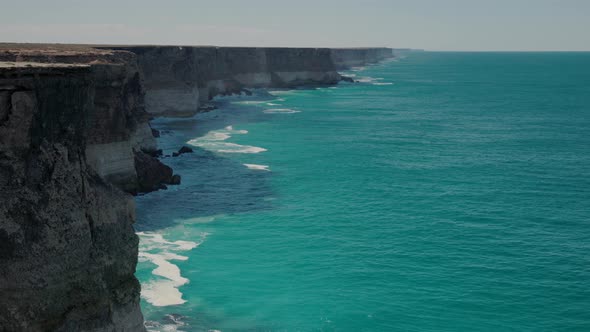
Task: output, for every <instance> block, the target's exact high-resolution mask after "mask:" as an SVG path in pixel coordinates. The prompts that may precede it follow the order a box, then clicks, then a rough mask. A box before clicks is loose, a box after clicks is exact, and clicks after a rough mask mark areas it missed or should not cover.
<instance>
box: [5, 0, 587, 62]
mask: <svg viewBox="0 0 590 332" xmlns="http://www.w3.org/2000/svg"><path fill="white" fill-rule="evenodd" d="M0 8H1V9H2V10H1V11H0V42H43V43H86V44H163V45H218V46H292V47H375V46H388V47H396V48H419V49H427V50H440V51H541V50H545V51H560V50H561V51H565V50H569V51H584V50H585V51H590V0H485V1H483V0H404V1H399V0H291V1H284V0H274V1H272V0H208V1H201V0H192V1H191V0H155V1H154V0H142V1H141V0H128V1H126V0H94V1H82V0H0Z"/></svg>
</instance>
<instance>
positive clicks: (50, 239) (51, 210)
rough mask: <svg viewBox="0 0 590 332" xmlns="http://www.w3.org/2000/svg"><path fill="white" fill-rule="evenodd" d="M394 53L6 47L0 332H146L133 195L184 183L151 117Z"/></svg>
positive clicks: (308, 81)
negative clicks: (166, 159) (165, 158)
mask: <svg viewBox="0 0 590 332" xmlns="http://www.w3.org/2000/svg"><path fill="white" fill-rule="evenodd" d="M387 50H388V49H384V50H374V51H373V50H368V49H367V50H365V51H358V50H355V51H348V50H330V49H314V48H302V49H293V48H219V47H172V46H169V47H168V46H167V47H159V46H135V47H100V48H97V47H91V46H80V45H78V46H74V45H18V44H16V45H15V44H0V202H1V203H0V330H3V331H4V330H6V331H144V330H145V328H144V326H143V318H142V315H141V311H140V308H139V291H140V286H139V283H138V281H137V279H136V278H135V276H134V272H135V267H136V264H137V250H138V247H137V245H138V238H137V236H136V235H135V233H134V230H133V226H132V224H133V222H134V219H135V208H134V202H133V198H132V196H130V195H129V194H128V193H137V192H147V191H151V190H156V189H159V188H161V187H162V185H163V183H168V184H172V183H174V184H177V183H178V182H179V181H180V178H179V176H175V175H173V172H172V169H170V168H169V167H167V166H165V165H163V164H162V163H161V162H160V161H159V160H158V159H157V158H155V157H154V156H155V155H156V153H155V151H156V149H157V146H156V142H155V140H154V137H153V134H152V129H151V128H150V126H149V119H150V117H151V116H154V115H171V116H187V115H192V114H194V113H195V112H197V111H198V109H199V106H200V105H202V104H203V103H204V102H206V101H208V100H210V99H211V98H213V97H214V96H216V95H223V94H232V93H238V92H242V91H243V90H244V89H246V88H263V87H279V88H291V87H297V86H304V85H326V84H335V83H337V82H338V81H339V80H340V79H341V76H340V75H339V74H338V72H337V69H340V68H344V67H346V66H349V65H353V64H354V65H364V64H367V63H372V62H375V61H378V60H381V59H383V58H386V57H390V56H391V50H389V54H388V51H387ZM125 192H127V193H125Z"/></svg>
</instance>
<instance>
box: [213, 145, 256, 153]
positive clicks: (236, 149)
mask: <svg viewBox="0 0 590 332" xmlns="http://www.w3.org/2000/svg"><path fill="white" fill-rule="evenodd" d="M264 151H266V149H265V148H259V147H257V146H250V145H240V144H235V143H224V144H223V145H222V147H220V148H217V152H222V153H260V152H264Z"/></svg>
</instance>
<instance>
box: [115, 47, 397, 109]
mask: <svg viewBox="0 0 590 332" xmlns="http://www.w3.org/2000/svg"><path fill="white" fill-rule="evenodd" d="M110 48H113V47H110ZM114 48H115V49H118V50H125V51H130V52H133V53H135V54H137V56H138V61H139V67H140V71H141V72H142V75H143V79H144V82H145V90H146V110H147V111H148V112H149V113H150V114H153V115H165V116H191V115H194V114H195V113H196V112H197V111H198V109H199V106H201V105H203V103H205V102H207V101H208V100H210V99H211V98H213V97H214V96H217V95H223V94H232V93H239V92H240V91H242V90H243V89H244V88H269V87H276V88H289V87H297V86H304V85H326V84H336V83H338V81H340V79H341V77H340V75H339V74H338V72H337V71H336V70H337V69H343V68H347V67H350V66H356V65H366V64H368V63H373V62H377V61H380V60H383V59H385V58H387V57H391V56H392V54H391V49H386V48H383V49H353V50H350V51H349V50H344V49H342V50H331V49H327V48H326V49H318V48H248V47H181V46H166V47H162V46H129V47H114Z"/></svg>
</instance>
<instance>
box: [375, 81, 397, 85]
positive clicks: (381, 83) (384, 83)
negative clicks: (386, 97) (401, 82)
mask: <svg viewBox="0 0 590 332" xmlns="http://www.w3.org/2000/svg"><path fill="white" fill-rule="evenodd" d="M373 85H393V83H391V82H376V83H373Z"/></svg>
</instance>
